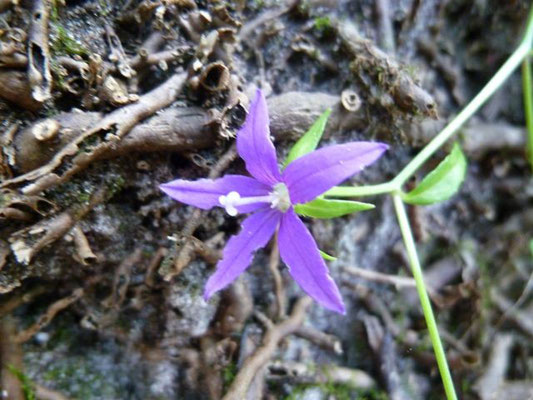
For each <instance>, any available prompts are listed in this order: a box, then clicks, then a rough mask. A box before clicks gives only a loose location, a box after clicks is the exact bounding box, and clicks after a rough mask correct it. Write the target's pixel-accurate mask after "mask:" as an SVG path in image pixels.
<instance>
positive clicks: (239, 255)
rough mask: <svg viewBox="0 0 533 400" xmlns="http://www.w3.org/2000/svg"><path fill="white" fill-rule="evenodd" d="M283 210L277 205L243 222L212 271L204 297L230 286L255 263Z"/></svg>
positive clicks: (206, 297) (207, 297)
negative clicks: (253, 259) (258, 252)
mask: <svg viewBox="0 0 533 400" xmlns="http://www.w3.org/2000/svg"><path fill="white" fill-rule="evenodd" d="M281 216H282V214H281V213H280V212H279V211H278V210H275V209H268V210H261V211H258V212H256V213H255V214H252V215H250V216H249V217H248V218H246V219H245V220H244V222H243V223H242V229H241V231H240V232H239V234H237V235H235V236H232V237H231V238H230V239H229V241H228V243H227V244H226V247H224V252H223V256H222V260H220V261H219V262H218V264H217V270H216V272H215V273H214V274H213V275H211V277H210V278H209V280H208V281H207V284H206V285H205V289H204V299H206V300H207V299H209V297H211V295H212V294H213V293H215V292H216V291H218V290H220V289H222V288H224V287H226V286H227V285H229V284H230V283H231V282H233V281H234V280H235V278H237V277H238V276H239V275H240V274H241V273H242V272H243V271H244V270H245V269H246V268H247V267H248V266H249V265H250V263H251V261H252V256H253V253H254V251H256V250H257V249H259V248H261V247H264V246H265V245H266V244H267V242H268V241H269V239H270V238H271V237H272V235H273V234H274V231H275V230H276V227H277V226H278V223H279V221H280V219H281Z"/></svg>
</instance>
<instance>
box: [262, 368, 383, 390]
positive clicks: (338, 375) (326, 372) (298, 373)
mask: <svg viewBox="0 0 533 400" xmlns="http://www.w3.org/2000/svg"><path fill="white" fill-rule="evenodd" d="M268 369H269V375H268V377H267V379H269V380H280V379H285V378H290V379H291V382H296V383H306V384H321V383H322V384H323V383H333V384H345V385H349V386H350V387H353V388H357V389H371V388H372V387H374V386H375V385H376V382H375V381H374V379H372V377H371V376H370V375H368V374H367V373H366V372H364V371H362V370H359V369H353V368H345V367H339V366H338V365H333V364H328V365H315V364H310V363H308V362H306V363H303V362H296V361H272V362H270V363H269V364H268Z"/></svg>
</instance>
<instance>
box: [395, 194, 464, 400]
mask: <svg viewBox="0 0 533 400" xmlns="http://www.w3.org/2000/svg"><path fill="white" fill-rule="evenodd" d="M392 198H393V200H394V208H395V209H396V216H397V217H398V224H399V225H400V230H401V232H402V236H403V241H404V243H405V247H406V250H407V257H408V258H409V263H410V265H411V271H412V273H413V277H414V278H415V282H416V290H417V291H418V296H419V297H420V304H421V305H422V311H423V312H424V317H425V319H426V325H427V327H428V331H429V337H430V338H431V343H432V344H433V351H434V352H435V358H436V359H437V365H438V367H439V372H440V376H441V378H442V383H443V384H444V391H445V392H446V398H447V399H448V400H457V395H456V394H455V388H454V386H453V380H452V376H451V374H450V369H449V368H448V362H447V361H446V354H445V353H444V348H443V347H442V342H441V340H440V336H439V330H438V328H437V322H436V321H435V316H434V315H433V310H432V308H431V303H430V301H429V296H428V293H427V290H426V285H425V283H424V276H423V274H422V268H421V266H420V261H419V260H418V254H417V252H416V247H415V241H414V239H413V233H412V232H411V226H410V225H409V220H408V219H407V213H406V211H405V205H404V203H403V201H402V199H401V197H400V195H399V194H398V193H395V194H393V195H392Z"/></svg>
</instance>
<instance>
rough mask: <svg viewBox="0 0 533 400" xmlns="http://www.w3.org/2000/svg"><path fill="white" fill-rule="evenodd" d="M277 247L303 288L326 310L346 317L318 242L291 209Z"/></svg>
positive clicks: (280, 233)
mask: <svg viewBox="0 0 533 400" xmlns="http://www.w3.org/2000/svg"><path fill="white" fill-rule="evenodd" d="M278 243H279V252H280V255H281V259H282V260H283V261H284V262H285V264H287V266H288V267H289V272H290V274H291V276H292V277H293V278H294V280H295V281H296V282H297V283H298V284H299V285H300V287H301V288H302V289H303V290H304V291H305V292H306V293H307V294H308V295H309V296H311V297H312V298H313V299H315V300H316V301H317V302H319V303H320V304H322V305H323V306H324V307H326V308H328V309H330V310H333V311H336V312H338V313H341V314H345V312H346V311H345V308H344V303H343V302H342V298H341V295H340V293H339V289H338V288H337V285H336V284H335V282H334V281H333V279H331V276H329V273H328V268H327V267H326V264H325V263H324V260H323V259H322V257H321V256H320V253H319V250H318V247H317V245H316V243H315V240H314V239H313V237H312V236H311V233H309V231H308V230H307V228H306V227H305V225H304V224H303V222H302V221H301V220H300V218H298V216H297V215H296V214H295V213H294V211H293V209H292V208H290V209H289V210H288V211H287V212H286V213H285V214H283V218H282V219H281V224H280V227H279V234H278Z"/></svg>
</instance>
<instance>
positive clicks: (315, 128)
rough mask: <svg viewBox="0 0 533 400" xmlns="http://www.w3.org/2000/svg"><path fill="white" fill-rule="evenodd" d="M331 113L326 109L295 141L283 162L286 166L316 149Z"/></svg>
mask: <svg viewBox="0 0 533 400" xmlns="http://www.w3.org/2000/svg"><path fill="white" fill-rule="evenodd" d="M330 114H331V110H330V109H327V110H326V111H324V112H323V113H322V115H321V116H320V117H318V119H317V120H316V121H315V123H314V124H313V125H312V126H311V128H309V130H308V131H307V132H306V133H305V134H304V135H303V136H302V137H301V138H300V139H298V141H297V142H296V143H294V146H292V148H291V151H289V155H288V156H287V159H286V160H285V163H284V164H283V166H284V167H286V166H287V165H289V163H291V162H293V161H294V160H296V159H297V158H300V157H301V156H303V155H305V154H307V153H310V152H312V151H313V150H314V149H316V146H318V142H319V141H320V138H322V134H323V133H324V128H325V127H326V123H327V122H328V118H329V115H330Z"/></svg>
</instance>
